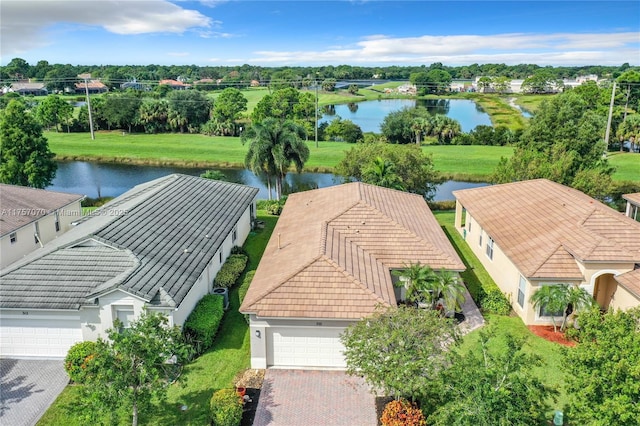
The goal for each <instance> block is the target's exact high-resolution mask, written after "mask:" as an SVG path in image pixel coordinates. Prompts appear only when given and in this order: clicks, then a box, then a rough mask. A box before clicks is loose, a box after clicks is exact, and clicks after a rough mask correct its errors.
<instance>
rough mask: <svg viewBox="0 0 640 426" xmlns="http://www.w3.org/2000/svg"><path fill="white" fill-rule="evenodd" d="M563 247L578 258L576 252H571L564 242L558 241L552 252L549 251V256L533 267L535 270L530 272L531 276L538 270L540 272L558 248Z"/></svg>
mask: <svg viewBox="0 0 640 426" xmlns="http://www.w3.org/2000/svg"><path fill="white" fill-rule="evenodd" d="M560 249H563V250H564V251H565V252H567V254H569V255H570V256H571V257H573V258H574V259H575V258H576V256H575V254H573V253H571V252H570V251H569V250H568V249H567V248H565V246H564V243H558V245H557V246H556V247H555V248H554V249H553V250H551V252H550V253H549V255H548V256H547V257H545V258H544V259H543V260H542V261H541V262H540V263H538V265H537V266H536V267H535V268H534V269H533V271H532V272H531V274H529V277H532V276H534V275H535V274H536V272H538V271H539V270H540V269H541V268H542V267H543V266H544V265H546V264H547V262H548V261H549V260H550V259H551V258H552V257H553V256H554V255H555V254H556V253H557V252H558V250H560Z"/></svg>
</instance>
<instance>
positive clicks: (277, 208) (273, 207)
mask: <svg viewBox="0 0 640 426" xmlns="http://www.w3.org/2000/svg"><path fill="white" fill-rule="evenodd" d="M286 201H287V196H286V195H285V196H283V197H280V199H279V200H258V201H257V203H256V207H257V208H258V210H266V212H267V213H269V214H272V215H274V216H279V215H280V213H282V208H283V207H284V203H285V202H286Z"/></svg>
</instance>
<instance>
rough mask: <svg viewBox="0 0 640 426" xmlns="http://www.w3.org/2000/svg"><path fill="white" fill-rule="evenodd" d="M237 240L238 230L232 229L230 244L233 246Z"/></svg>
mask: <svg viewBox="0 0 640 426" xmlns="http://www.w3.org/2000/svg"><path fill="white" fill-rule="evenodd" d="M237 239H238V228H237V227H236V228H233V233H232V234H231V242H232V243H234V244H235V242H236V240H237Z"/></svg>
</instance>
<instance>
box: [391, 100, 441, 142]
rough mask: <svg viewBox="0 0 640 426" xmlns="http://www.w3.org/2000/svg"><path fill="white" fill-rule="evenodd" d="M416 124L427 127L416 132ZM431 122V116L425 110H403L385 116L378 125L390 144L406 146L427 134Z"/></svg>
mask: <svg viewBox="0 0 640 426" xmlns="http://www.w3.org/2000/svg"><path fill="white" fill-rule="evenodd" d="M416 122H419V123H427V124H428V126H427V127H426V128H425V129H419V131H418V132H416V127H415V123H416ZM431 122H432V118H431V114H429V111H428V110H427V109H426V108H424V107H415V108H403V109H401V110H399V111H394V112H391V113H389V114H387V116H385V117H384V119H383V120H382V123H380V130H381V132H382V134H383V135H384V137H385V138H387V140H388V141H389V142H390V143H397V144H408V143H414V142H415V141H417V140H418V138H419V137H420V135H422V134H429V133H430V129H431V124H430V123H431ZM427 130H429V131H427Z"/></svg>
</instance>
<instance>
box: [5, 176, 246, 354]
mask: <svg viewBox="0 0 640 426" xmlns="http://www.w3.org/2000/svg"><path fill="white" fill-rule="evenodd" d="M257 193H258V189H256V188H252V187H248V186H245V185H239V184H234V183H227V182H221V181H215V180H209V179H202V178H198V177H193V176H186V175H180V174H174V175H170V176H166V177H163V178H159V179H156V180H153V181H151V182H147V183H145V184H142V185H138V186H136V187H135V188H133V189H132V190H130V191H128V192H126V193H125V194H123V195H121V196H120V197H117V198H115V199H114V200H112V201H111V202H110V203H108V204H106V205H105V206H104V207H102V208H100V209H98V210H96V212H95V213H94V214H92V215H91V216H90V217H85V218H83V219H81V220H79V221H78V222H79V223H78V224H77V225H76V226H75V228H73V229H71V230H70V231H68V232H67V233H66V234H64V235H62V236H61V237H59V238H58V239H56V240H54V241H52V242H51V243H49V244H47V245H45V247H43V248H42V249H41V250H39V251H38V252H37V253H33V254H32V255H29V256H27V257H26V258H24V259H23V260H21V261H18V262H16V263H14V264H13V265H11V266H10V267H9V268H7V269H6V270H4V271H3V272H2V274H0V356H3V357H9V358H11V357H46V358H56V357H64V356H65V355H66V353H67V350H68V349H69V347H71V346H72V345H73V344H74V343H76V342H79V341H85V340H95V339H96V338H97V337H98V336H100V335H103V336H104V334H105V331H106V330H107V329H109V328H111V327H113V323H114V320H115V319H116V318H118V319H120V320H121V321H123V323H124V325H125V327H126V326H127V323H128V322H129V321H131V320H132V319H133V318H135V317H137V316H138V315H140V313H141V312H142V309H143V308H144V307H146V308H148V309H149V310H150V311H154V312H162V313H164V314H166V315H167V316H168V317H169V322H170V324H171V325H178V326H181V325H182V324H183V323H184V322H185V320H186V318H187V316H188V315H189V314H190V313H191V311H192V310H193V308H194V306H195V305H196V303H197V302H198V301H199V300H200V299H201V298H202V297H203V296H204V295H206V294H207V293H210V292H211V291H212V290H213V289H212V283H213V279H214V277H215V275H216V274H217V272H218V270H219V269H220V267H221V266H222V264H223V263H224V261H225V260H226V259H227V257H228V256H229V254H230V252H231V249H232V248H233V247H234V246H240V245H242V244H243V242H244V241H245V239H246V237H247V235H248V234H249V231H250V229H251V226H252V221H253V219H254V216H255V201H256V196H257Z"/></svg>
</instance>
